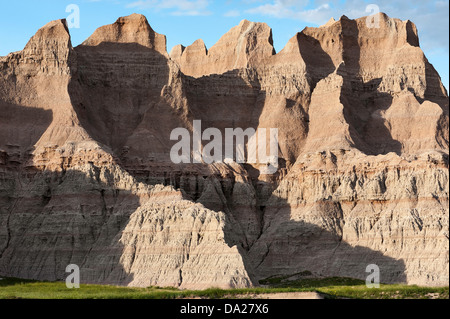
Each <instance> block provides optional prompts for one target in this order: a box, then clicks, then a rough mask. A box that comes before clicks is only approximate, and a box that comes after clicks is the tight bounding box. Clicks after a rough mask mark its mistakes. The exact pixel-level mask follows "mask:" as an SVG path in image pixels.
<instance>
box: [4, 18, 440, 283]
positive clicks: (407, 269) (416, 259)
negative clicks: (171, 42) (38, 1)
mask: <svg viewBox="0 0 450 319" xmlns="http://www.w3.org/2000/svg"><path fill="white" fill-rule="evenodd" d="M378 18H379V20H380V27H379V28H376V29H371V28H368V27H367V25H366V18H361V19H357V20H350V19H348V18H346V17H345V16H344V17H342V18H341V19H340V20H338V21H335V20H334V19H331V20H330V21H329V22H328V23H327V24H326V25H324V26H322V27H319V28H306V29H305V30H303V31H302V32H300V33H298V34H297V35H295V36H294V37H293V38H292V39H291V40H290V41H289V42H288V43H287V45H286V47H285V48H284V49H283V50H282V51H281V52H279V53H275V51H274V48H273V42H272V32H271V29H270V28H269V27H268V26H267V25H266V24H263V23H254V22H249V21H246V20H244V21H242V22H241V23H240V24H239V25H238V26H236V27H234V28H233V29H231V30H230V31H229V32H228V33H227V34H225V35H224V36H223V37H222V38H221V39H220V40H219V41H218V43H217V44H216V45H214V46H213V47H212V48H210V49H209V50H208V49H207V48H206V46H205V44H204V43H203V41H202V40H198V41H196V42H195V43H193V44H192V45H190V46H188V47H183V46H181V45H179V46H177V47H175V48H174V49H173V50H172V52H171V53H170V55H169V54H168V53H167V52H166V39H165V36H163V35H160V34H157V33H156V32H155V31H153V29H152V28H151V27H150V25H149V23H148V22H147V19H146V18H145V17H144V16H142V15H136V14H134V15H131V16H129V17H123V18H119V19H118V20H117V21H116V22H115V23H114V24H112V25H108V26H104V27H101V28H99V29H98V30H97V31H95V33H94V34H93V35H92V36H91V37H90V38H89V39H87V40H86V41H85V42H84V43H83V44H82V45H80V46H78V47H76V48H73V47H72V45H71V42H70V35H69V32H68V28H67V26H66V22H65V20H58V21H53V22H51V23H49V24H47V25H46V26H44V27H43V28H42V29H40V30H39V31H38V32H37V33H36V35H35V36H34V37H33V38H32V39H31V40H30V41H29V43H28V44H27V46H26V47H25V49H24V50H23V51H21V52H16V53H11V54H10V55H8V56H6V57H0V275H2V276H15V277H24V278H34V279H42V280H61V279H64V277H65V268H66V266H67V265H68V264H77V265H79V266H80V268H81V275H82V281H83V282H85V283H102V284H118V285H129V286H141V287H147V286H175V287H181V288H200V289H201V288H207V287H224V288H225V287H247V286H251V285H256V284H258V280H260V279H263V278H267V277H270V276H274V275H288V274H296V273H300V272H302V271H306V270H308V271H310V272H312V273H313V274H314V275H315V276H347V277H355V278H361V279H364V278H365V277H366V276H367V273H366V272H365V271H366V267H367V266H368V265H370V264H376V265H378V266H379V267H380V270H381V280H382V281H383V282H386V283H392V282H406V283H411V284H421V285H446V284H448V279H449V277H448V273H449V268H448V267H449V246H448V238H449V237H448V236H449V221H448V189H449V178H448V177H449V176H448V147H449V142H448V134H449V129H448V128H449V112H448V95H447V92H446V90H445V88H444V87H443V85H442V83H441V81H440V78H439V75H438V74H437V72H436V71H435V70H434V68H433V66H432V65H431V64H430V63H429V62H428V61H427V59H426V57H425V56H424V54H423V52H422V50H421V49H420V47H419V39H418V36H417V30H416V27H415V26H414V24H413V23H412V22H410V21H400V20H398V19H392V18H389V17H387V16H386V15H384V14H380V15H379V16H378ZM193 120H201V121H202V126H203V129H206V128H209V127H214V128H218V129H219V130H220V131H221V133H222V134H223V135H224V133H225V129H226V128H238V127H239V128H243V129H246V128H254V129H258V128H277V129H278V130H279V157H280V158H279V169H278V171H277V173H276V174H273V175H264V174H262V173H261V165H262V164H243V165H240V164H236V163H231V164H223V163H214V164H211V165H206V164H181V165H175V164H173V163H172V162H171V160H170V150H171V147H172V146H173V145H174V143H175V141H171V140H170V133H171V132H172V130H173V129H174V128H178V127H183V128H187V129H188V130H189V131H191V132H192V130H193V127H192V123H193Z"/></svg>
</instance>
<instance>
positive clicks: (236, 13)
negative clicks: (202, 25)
mask: <svg viewBox="0 0 450 319" xmlns="http://www.w3.org/2000/svg"><path fill="white" fill-rule="evenodd" d="M240 15H241V13H240V12H239V10H230V11H227V12H225V13H224V14H223V16H224V17H239V16H240Z"/></svg>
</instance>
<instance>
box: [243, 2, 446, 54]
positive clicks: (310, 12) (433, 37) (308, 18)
mask: <svg viewBox="0 0 450 319" xmlns="http://www.w3.org/2000/svg"><path fill="white" fill-rule="evenodd" d="M241 1H242V3H245V4H247V5H249V4H250V5H253V7H251V8H249V9H247V10H246V11H245V12H246V13H248V14H253V15H263V16H270V17H274V18H280V19H297V20H300V21H303V22H307V23H313V24H316V25H321V24H324V23H325V22H326V21H328V20H329V19H330V18H331V17H334V18H339V17H340V16H342V15H346V16H348V17H349V18H352V19H355V18H360V17H363V16H367V15H370V14H372V13H373V12H368V11H366V8H367V6H368V5H369V4H370V2H367V1H364V0H347V1H341V0H241ZM374 4H376V5H377V6H378V7H379V9H380V12H384V13H386V14H388V15H389V16H390V17H393V18H399V19H402V20H406V19H409V20H411V21H413V22H414V23H415V24H416V25H417V27H418V29H419V32H420V38H421V43H422V47H423V48H425V49H428V50H436V49H443V50H445V51H446V52H447V53H448V51H449V40H448V36H449V17H448V9H449V1H448V0H447V1H445V0H433V1H421V0H410V1H395V0H377V1H376V2H375V1H374Z"/></svg>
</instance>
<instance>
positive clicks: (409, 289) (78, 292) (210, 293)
mask: <svg viewBox="0 0 450 319" xmlns="http://www.w3.org/2000/svg"><path fill="white" fill-rule="evenodd" d="M264 284H268V285H270V287H269V288H250V289H232V290H222V289H208V290H203V291H189V290H178V289H175V288H157V287H149V288H126V287H115V286H99V285H81V288H80V289H67V288H66V285H65V283H64V282H37V281H32V280H24V279H16V278H4V279H3V280H0V299H20V298H24V299H177V298H193V297H200V298H209V299H220V298H250V297H254V295H255V294H264V293H281V292H311V291H315V292H318V293H321V294H322V295H324V297H325V298H356V299H405V298H408V299H410V298H412V299H448V298H449V288H448V287H441V288H439V287H438V288H435V287H432V288H430V287H417V286H405V285H381V287H380V289H369V288H367V287H366V285H365V283H364V282H363V281H361V280H355V279H349V278H325V279H301V280H298V281H291V282H283V281H282V280H281V279H279V278H277V279H269V280H267V282H264Z"/></svg>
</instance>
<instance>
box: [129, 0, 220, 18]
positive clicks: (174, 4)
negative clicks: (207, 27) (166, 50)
mask: <svg viewBox="0 0 450 319" xmlns="http://www.w3.org/2000/svg"><path fill="white" fill-rule="evenodd" d="M209 5H210V1H209V0H139V1H135V2H132V3H130V4H128V5H127V8H138V9H154V10H157V11H163V10H164V11H169V12H170V14H172V15H176V16H202V15H210V14H212V12H211V11H209V10H208V7H209Z"/></svg>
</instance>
